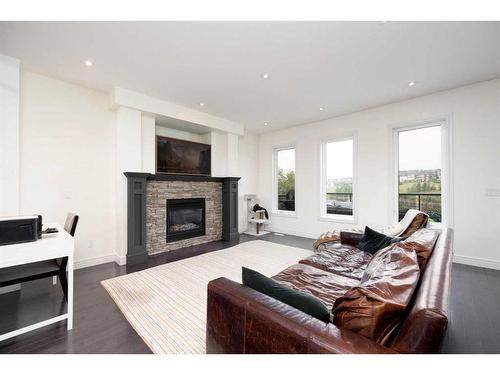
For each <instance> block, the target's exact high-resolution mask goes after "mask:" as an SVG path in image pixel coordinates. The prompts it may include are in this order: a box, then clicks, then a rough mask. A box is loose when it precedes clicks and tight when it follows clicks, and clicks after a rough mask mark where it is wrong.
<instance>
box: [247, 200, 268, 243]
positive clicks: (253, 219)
mask: <svg viewBox="0 0 500 375" xmlns="http://www.w3.org/2000/svg"><path fill="white" fill-rule="evenodd" d="M244 199H245V200H246V201H247V211H248V222H249V223H250V224H255V230H253V229H251V228H249V229H248V230H247V231H246V232H244V233H246V234H249V235H251V236H263V235H264V234H267V233H269V232H268V231H265V230H261V226H264V224H267V223H268V222H269V214H268V213H267V210H266V209H265V208H264V207H261V206H260V205H259V204H258V200H257V196H256V195H255V194H248V195H245V196H244Z"/></svg>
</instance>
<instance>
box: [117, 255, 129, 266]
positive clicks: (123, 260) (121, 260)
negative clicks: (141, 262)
mask: <svg viewBox="0 0 500 375" xmlns="http://www.w3.org/2000/svg"><path fill="white" fill-rule="evenodd" d="M115 263H116V264H118V265H119V266H124V265H125V264H127V257H126V256H124V255H118V254H115Z"/></svg>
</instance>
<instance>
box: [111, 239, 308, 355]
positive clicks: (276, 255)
mask: <svg viewBox="0 0 500 375" xmlns="http://www.w3.org/2000/svg"><path fill="white" fill-rule="evenodd" d="M311 254H312V251H310V250H304V249H299V248H295V247H290V246H284V245H279V244H275V243H272V242H267V241H261V240H256V241H249V242H244V243H241V244H239V245H236V246H233V247H231V248H229V249H225V250H219V251H214V252H211V253H208V254H203V255H198V256H196V257H192V258H188V259H184V260H180V261H177V262H173V263H168V264H164V265H161V266H157V267H153V268H149V269H146V270H143V271H140V272H135V273H131V274H128V275H124V276H120V277H116V278H113V279H109V280H105V281H102V282H101V284H102V285H103V286H104V288H106V290H107V291H108V293H109V294H110V295H111V297H112V298H113V300H114V301H115V302H116V304H117V305H118V307H119V308H120V310H121V311H122V312H123V314H124V315H125V317H126V318H127V320H128V321H129V322H130V324H131V325H132V327H134V329H135V330H136V331H137V333H138V334H139V335H140V336H141V337H142V339H143V340H144V342H145V343H146V344H147V345H148V346H149V347H150V348H151V350H152V351H153V353H164V354H172V353H205V328H206V307H207V284H208V282H209V281H210V280H213V279H216V278H218V277H221V276H224V277H227V278H229V279H232V280H234V281H238V282H241V267H242V266H245V267H249V268H252V269H255V270H256V271H259V272H261V273H263V274H264V275H267V276H273V275H275V274H277V273H278V272H279V271H281V270H283V269H284V268H286V267H288V266H290V265H292V264H295V263H297V262H298V261H299V260H300V259H303V258H305V257H307V256H309V255H311Z"/></svg>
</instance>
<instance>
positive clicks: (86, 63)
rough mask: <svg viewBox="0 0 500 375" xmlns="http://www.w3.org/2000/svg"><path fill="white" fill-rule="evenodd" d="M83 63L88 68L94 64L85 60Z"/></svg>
mask: <svg viewBox="0 0 500 375" xmlns="http://www.w3.org/2000/svg"><path fill="white" fill-rule="evenodd" d="M83 63H84V64H85V65H86V66H88V67H91V66H94V63H93V62H92V61H90V60H85V61H84V62H83Z"/></svg>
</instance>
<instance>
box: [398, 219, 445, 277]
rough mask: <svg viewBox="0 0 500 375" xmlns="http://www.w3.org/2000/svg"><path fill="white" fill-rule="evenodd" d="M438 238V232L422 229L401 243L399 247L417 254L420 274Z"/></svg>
mask: <svg viewBox="0 0 500 375" xmlns="http://www.w3.org/2000/svg"><path fill="white" fill-rule="evenodd" d="M438 237H439V232H438V231H436V230H432V229H425V228H424V229H420V230H418V231H416V232H415V233H413V234H412V235H411V236H410V237H408V238H407V239H405V240H404V241H403V242H401V246H403V247H404V248H405V249H408V250H412V251H414V252H415V253H416V254H417V260H418V265H419V267H420V272H423V271H424V269H425V266H426V265H427V261H428V260H429V258H430V256H431V254H432V250H433V249H434V245H435V244H436V241H437V239H438Z"/></svg>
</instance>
